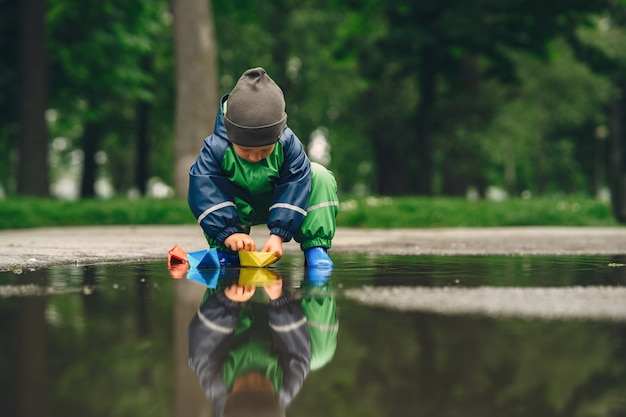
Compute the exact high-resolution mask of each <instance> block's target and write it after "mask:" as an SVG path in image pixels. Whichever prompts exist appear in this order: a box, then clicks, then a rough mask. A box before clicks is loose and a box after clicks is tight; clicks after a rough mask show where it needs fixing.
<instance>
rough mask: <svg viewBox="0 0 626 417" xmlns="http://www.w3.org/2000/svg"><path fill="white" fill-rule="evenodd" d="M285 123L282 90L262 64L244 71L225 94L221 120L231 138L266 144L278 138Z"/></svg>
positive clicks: (255, 144)
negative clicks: (225, 101)
mask: <svg viewBox="0 0 626 417" xmlns="http://www.w3.org/2000/svg"><path fill="white" fill-rule="evenodd" d="M286 123H287V113H285V98H284V96H283V92H282V90H281V89H280V87H278V85H276V83H275V82H274V80H272V79H271V78H270V77H269V75H267V73H266V72H265V70H264V69H263V68H261V67H258V68H252V69H249V70H247V71H246V72H244V73H243V75H242V76H241V78H239V81H237V84H236V85H235V88H233V91H231V93H230V95H229V96H228V102H227V106H226V114H225V115H224V124H225V125H226V133H227V134H228V139H230V141H231V142H233V143H236V144H237V145H241V146H267V145H271V144H273V143H276V142H278V139H279V138H280V135H281V134H282V132H283V130H284V129H285V124H286Z"/></svg>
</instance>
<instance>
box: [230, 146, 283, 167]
mask: <svg viewBox="0 0 626 417" xmlns="http://www.w3.org/2000/svg"><path fill="white" fill-rule="evenodd" d="M274 146H275V144H271V145H267V146H241V145H237V144H234V143H233V148H234V149H235V153H236V154H237V156H239V157H240V158H241V159H245V160H246V161H248V162H252V163H253V164H255V163H257V162H259V161H260V160H262V159H265V158H267V157H268V156H270V154H271V153H272V151H273V150H274Z"/></svg>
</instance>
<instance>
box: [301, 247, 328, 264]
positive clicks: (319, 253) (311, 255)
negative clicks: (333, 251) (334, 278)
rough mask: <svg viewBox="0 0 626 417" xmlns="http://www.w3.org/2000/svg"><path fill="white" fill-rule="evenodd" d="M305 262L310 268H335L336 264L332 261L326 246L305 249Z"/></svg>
mask: <svg viewBox="0 0 626 417" xmlns="http://www.w3.org/2000/svg"><path fill="white" fill-rule="evenodd" d="M304 264H305V265H306V266H308V267H309V268H324V269H331V270H332V269H333V267H334V266H335V264H333V261H331V259H330V256H328V252H327V251H326V248H322V247H321V246H315V247H312V248H309V249H307V250H305V251H304Z"/></svg>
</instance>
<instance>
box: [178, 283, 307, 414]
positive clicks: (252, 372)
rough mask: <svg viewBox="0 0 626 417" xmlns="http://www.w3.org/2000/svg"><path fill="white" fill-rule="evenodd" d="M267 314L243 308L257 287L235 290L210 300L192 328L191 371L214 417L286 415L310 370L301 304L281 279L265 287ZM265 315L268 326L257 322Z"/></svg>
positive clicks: (233, 287)
mask: <svg viewBox="0 0 626 417" xmlns="http://www.w3.org/2000/svg"><path fill="white" fill-rule="evenodd" d="M263 288H264V290H265V292H266V294H267V295H268V296H269V298H270V301H269V306H268V308H267V309H259V308H258V307H259V306H260V304H259V303H245V302H246V301H248V300H250V298H251V297H252V296H253V295H254V292H255V287H253V286H239V285H236V284H233V285H231V286H229V287H227V288H225V289H223V290H217V291H215V290H208V291H209V292H210V293H209V294H210V295H209V296H208V297H207V298H206V300H205V301H204V302H203V303H202V305H201V306H200V308H199V310H198V312H197V314H196V315H195V316H194V318H193V319H192V321H191V323H190V325H189V332H188V338H189V365H190V366H191V367H192V368H193V369H194V371H195V372H196V374H197V375H198V379H199V381H200V384H201V385H202V387H203V389H204V391H205V394H206V395H207V396H209V397H210V398H212V399H213V401H214V405H215V410H216V415H217V416H223V415H253V414H254V415H268V416H269V415H275V416H278V415H284V407H286V406H287V405H288V404H289V403H290V402H291V400H292V399H293V397H294V396H295V395H296V394H297V393H298V392H299V391H300V389H301V387H302V384H303V382H304V379H305V377H306V375H307V374H308V373H309V370H310V361H311V344H310V340H309V332H308V328H307V320H306V318H305V316H304V313H303V311H302V308H301V307H300V304H299V303H298V302H296V301H294V300H293V299H292V297H291V296H290V295H289V294H288V293H284V292H283V290H282V279H277V280H275V281H274V282H273V283H271V284H268V285H266V286H264V287H263ZM263 313H265V314H267V316H268V321H266V322H265V323H269V326H268V325H266V324H264V323H263V322H262V320H259V316H260V315H263Z"/></svg>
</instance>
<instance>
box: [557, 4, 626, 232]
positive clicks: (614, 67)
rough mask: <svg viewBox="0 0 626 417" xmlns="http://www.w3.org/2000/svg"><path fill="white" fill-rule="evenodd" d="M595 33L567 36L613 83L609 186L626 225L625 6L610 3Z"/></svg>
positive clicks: (615, 212) (617, 213)
mask: <svg viewBox="0 0 626 417" xmlns="http://www.w3.org/2000/svg"><path fill="white" fill-rule="evenodd" d="M596 23H597V25H596V27H595V28H596V30H595V31H592V30H589V29H587V30H585V31H584V32H583V33H582V35H581V36H579V37H574V36H570V37H568V38H567V39H568V41H569V42H570V44H571V45H572V47H573V49H574V52H575V53H576V55H577V57H578V58H579V59H581V60H582V61H584V62H585V63H587V65H589V66H590V68H592V69H593V70H594V71H596V72H597V73H599V74H602V75H604V76H606V77H607V78H608V79H609V80H610V81H611V84H612V88H613V96H612V99H611V102H610V104H609V109H608V114H609V119H610V123H609V132H608V134H609V155H610V156H609V179H610V181H609V183H610V188H611V206H612V211H613V216H614V217H615V218H616V219H617V220H618V221H620V222H622V223H625V222H626V128H625V120H626V106H625V104H624V97H625V96H626V53H625V51H624V48H623V45H624V42H625V41H626V4H625V3H624V2H623V1H621V0H609V1H608V8H607V11H606V13H604V14H602V15H599V16H598V20H597V21H596Z"/></svg>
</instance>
